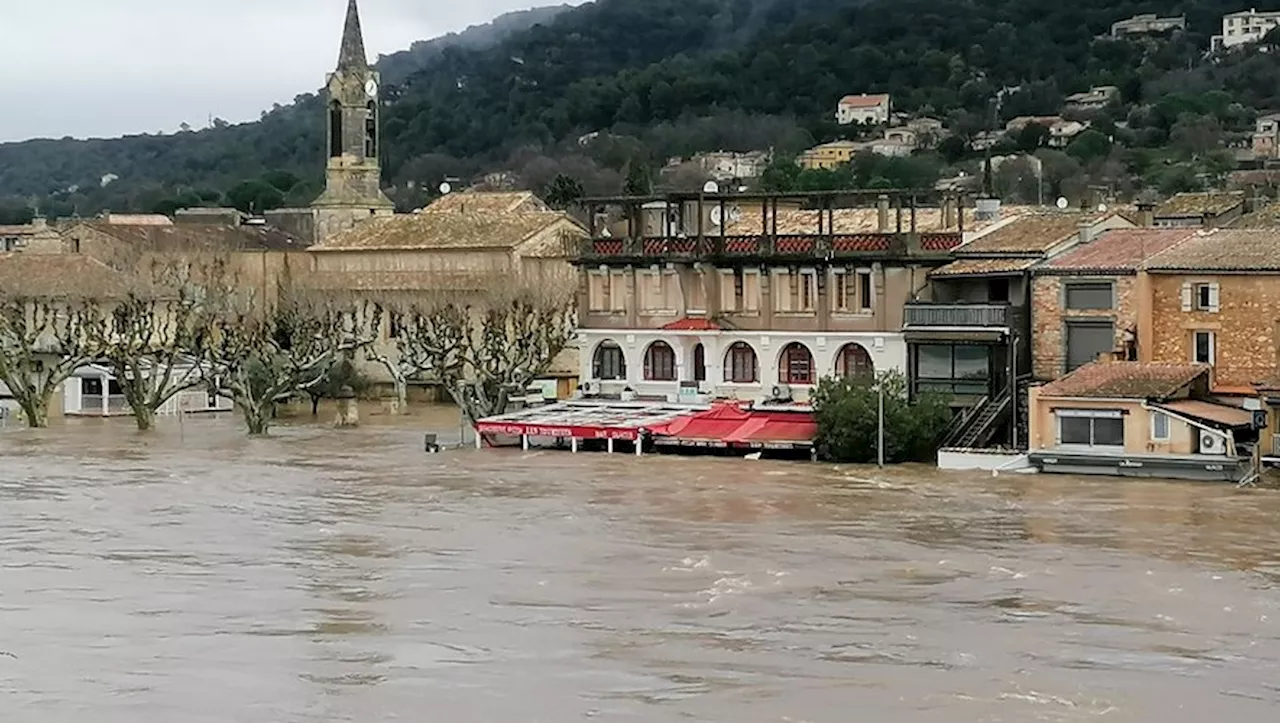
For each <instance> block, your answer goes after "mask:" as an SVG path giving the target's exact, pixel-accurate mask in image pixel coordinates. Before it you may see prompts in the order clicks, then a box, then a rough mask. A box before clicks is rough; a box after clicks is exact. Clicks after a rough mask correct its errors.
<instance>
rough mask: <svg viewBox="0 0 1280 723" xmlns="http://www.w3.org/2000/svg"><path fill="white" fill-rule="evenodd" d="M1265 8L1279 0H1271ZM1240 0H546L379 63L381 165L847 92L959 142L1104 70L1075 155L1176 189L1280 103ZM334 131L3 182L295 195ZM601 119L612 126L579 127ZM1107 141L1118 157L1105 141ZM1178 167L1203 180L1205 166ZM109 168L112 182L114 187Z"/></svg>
mask: <svg viewBox="0 0 1280 723" xmlns="http://www.w3.org/2000/svg"><path fill="white" fill-rule="evenodd" d="M1253 4H1254V5H1255V6H1256V7H1257V8H1258V9H1260V10H1263V9H1273V8H1276V7H1280V0H1273V2H1271V3H1270V4H1268V3H1266V2H1257V3H1253ZM1239 9H1240V7H1239V3H1238V2H1236V1H1234V0H1120V1H1119V2H1117V1H1116V0H1076V1H1075V2H1072V3H1062V2H1055V1H1050V0H599V1H598V2H595V3H591V4H588V5H585V6H581V7H577V8H572V9H560V8H554V9H552V10H553V11H552V12H548V13H547V14H534V15H529V16H524V20H523V21H519V22H525V21H527V22H531V23H534V24H532V25H529V26H527V27H523V28H521V27H520V26H519V22H517V25H516V27H511V26H506V27H505V28H504V29H503V30H501V31H495V32H493V33H491V34H489V35H487V36H484V37H483V38H481V39H479V40H477V41H476V42H454V43H445V44H444V46H443V47H441V45H440V44H437V45H434V46H431V47H429V48H427V47H425V46H423V47H420V48H419V49H418V50H419V52H417V53H416V54H415V52H414V51H409V55H407V56H405V55H393V56H389V57H388V58H385V59H384V60H383V62H384V64H387V65H388V67H389V68H392V69H391V70H389V71H388V72H389V75H391V76H393V77H394V78H395V79H397V80H399V79H401V78H402V79H403V82H400V83H398V84H396V85H392V86H390V87H389V88H388V91H389V92H388V98H387V103H388V108H387V110H386V112H385V113H384V125H385V127H384V143H383V148H384V151H385V153H386V157H385V158H384V169H385V171H384V180H385V182H386V183H387V184H388V185H390V186H393V187H394V189H395V193H394V194H393V195H396V196H397V197H398V198H402V199H404V200H403V203H404V204H405V205H413V204H415V203H416V202H417V199H416V198H413V195H414V193H416V192H420V191H415V192H410V191H409V190H408V189H409V187H410V186H414V187H416V188H421V187H423V186H426V187H434V186H435V184H436V183H438V181H439V179H440V178H441V177H442V176H463V177H468V176H472V175H475V174H478V173H481V172H484V171H491V170H512V171H515V172H516V173H517V174H518V175H519V176H520V178H521V179H522V180H523V181H524V182H525V183H528V184H531V185H534V186H539V185H544V184H546V183H549V182H550V180H551V178H553V177H554V176H555V175H558V174H560V173H566V174H568V175H574V176H577V177H579V179H580V180H582V182H583V184H584V185H585V186H586V187H587V189H588V190H589V191H592V190H606V189H608V188H610V187H614V189H615V190H616V187H617V186H620V185H621V183H622V178H623V176H624V175H625V173H626V171H627V169H628V168H632V167H635V166H638V165H645V166H647V167H649V168H652V167H653V166H654V165H656V164H659V163H661V162H662V161H664V160H665V159H666V157H668V156H670V155H682V154H687V153H692V152H695V151H698V150H712V149H718V148H724V149H729V150H749V149H752V148H761V147H766V146H775V147H777V148H778V149H779V150H780V151H782V152H784V153H785V152H789V151H793V150H798V149H799V148H801V147H803V146H805V145H807V144H809V143H812V142H815V141H821V140H825V139H830V138H834V137H837V136H838V135H839V134H840V132H841V129H839V128H837V127H836V126H835V125H834V123H833V122H832V120H831V119H832V114H833V111H834V107H835V102H836V100H837V99H838V98H839V97H840V96H842V95H844V94H846V93H851V92H890V93H893V95H894V105H895V108H896V109H899V110H906V111H914V112H919V113H927V114H930V115H933V116H935V117H938V118H942V119H945V120H946V121H947V122H948V125H949V127H951V128H952V129H953V130H954V131H956V132H957V133H958V134H959V135H960V137H961V139H962V140H963V139H964V138H967V137H968V136H970V135H972V134H973V133H976V132H977V131H978V130H980V129H982V128H984V127H986V126H987V125H988V124H989V123H990V120H989V119H990V114H991V113H990V112H991V108H992V99H993V98H994V97H995V95H996V94H997V92H999V91H1000V90H1001V89H1014V88H1016V89H1017V90H1014V91H1012V92H1009V93H1007V94H1006V95H1005V96H1004V102H1003V104H1002V106H1001V108H1000V112H1001V115H1002V116H1004V117H1005V118H1008V117H1012V116H1014V115H1022V114H1048V113H1054V112H1056V111H1057V109H1058V108H1059V106H1060V104H1061V101H1062V99H1063V97H1064V96H1065V95H1066V94H1069V93H1073V92H1078V91H1081V90H1087V89H1088V88H1089V87H1091V86H1093V85H1102V84H1106V85H1116V86H1118V87H1120V88H1121V91H1122V97H1121V100H1120V103H1118V104H1117V105H1116V107H1114V108H1110V109H1108V114H1107V115H1106V116H1105V117H1103V118H1102V119H1100V121H1099V122H1098V123H1097V124H1096V126H1097V127H1098V128H1100V129H1101V131H1100V132H1101V133H1103V134H1104V136H1106V137H1105V138H1104V141H1106V142H1105V143H1103V144H1100V143H1098V142H1097V139H1096V138H1094V145H1093V147H1092V148H1090V149H1084V150H1086V151H1089V152H1088V153H1085V152H1084V151H1081V152H1079V153H1076V154H1074V155H1073V156H1072V160H1073V162H1074V163H1076V164H1077V165H1079V166H1080V168H1079V169H1076V170H1075V171H1072V172H1076V173H1083V174H1086V175H1088V176H1089V180H1090V181H1096V180H1097V178H1096V176H1097V175H1098V174H1097V173H1094V171H1092V170H1090V169H1089V168H1088V166H1089V164H1090V163H1094V162H1099V161H1102V160H1108V161H1111V162H1112V163H1114V164H1120V165H1121V166H1122V167H1123V170H1124V171H1125V173H1127V174H1128V175H1129V176H1133V177H1136V178H1138V179H1139V181H1141V182H1152V183H1157V182H1159V183H1163V181H1162V180H1161V179H1162V178H1163V176H1160V173H1165V170H1164V169H1163V167H1164V166H1170V167H1178V168H1181V166H1179V164H1180V163H1184V162H1185V163H1193V162H1194V163H1201V162H1202V161H1203V158H1202V157H1205V156H1207V155H1208V152H1209V151H1210V150H1212V149H1213V148H1217V147H1218V146H1220V145H1222V144H1223V143H1224V142H1226V141H1229V140H1231V138H1232V134H1239V133H1244V132H1245V131H1247V130H1248V129H1249V128H1250V127H1251V126H1250V125H1249V124H1250V123H1251V119H1252V116H1253V115H1254V114H1255V113H1256V112H1257V111H1260V110H1272V109H1277V108H1280V57H1278V56H1280V54H1277V53H1258V52H1237V53H1233V54H1229V55H1227V56H1226V57H1223V58H1220V59H1216V60H1213V61H1210V60H1207V59H1206V58H1205V53H1204V51H1205V49H1206V48H1207V47H1208V44H1209V36H1210V35H1211V34H1213V33H1216V32H1217V30H1218V28H1220V26H1221V16H1222V15H1223V14H1224V13H1227V12H1233V11H1236V10H1239ZM1143 12H1154V13H1159V14H1161V15H1177V14H1183V13H1185V14H1186V16H1187V21H1188V30H1187V32H1185V33H1176V34H1174V36H1173V37H1166V38H1160V39H1150V38H1135V39H1131V40H1113V39H1110V38H1108V37H1107V35H1108V32H1109V30H1110V26H1111V24H1112V23H1113V22H1115V21H1117V20H1121V19H1124V18H1128V17H1130V16H1132V15H1135V14H1137V13H1143ZM412 67H416V68H417V69H416V70H410V68H412ZM325 70H327V69H324V68H317V71H316V72H317V78H319V77H321V75H322V74H323V72H325ZM1180 122H1181V123H1182V124H1183V127H1182V129H1181V131H1180V132H1178V133H1175V131H1177V130H1178V129H1177V128H1175V126H1177V125H1178V124H1179V123H1180ZM1197 122H1198V123H1200V126H1196V125H1195V124H1196V123H1197ZM322 124H323V117H322V113H321V110H320V107H319V100H318V98H316V97H315V96H313V95H303V96H299V97H298V98H296V99H295V100H294V102H293V103H292V104H290V105H288V106H278V107H276V108H275V109H273V110H271V111H269V112H267V113H265V114H264V116H263V118H262V120H261V121H258V122H255V123H249V124H243V125H238V126H227V127H219V128H211V129H207V130H201V131H197V132H191V133H182V134H177V135H170V136H134V137H128V138H122V139H114V140H94V141H75V140H70V139H63V140H53V141H31V142H27V143H19V144H6V145H0V197H4V196H9V197H20V198H24V199H26V198H32V197H34V198H36V199H38V200H39V201H40V202H41V204H42V210H44V211H45V212H46V213H49V214H51V215H52V214H55V213H66V212H69V210H70V209H71V208H75V209H76V210H77V211H78V212H79V213H81V214H85V213H91V212H94V211H97V210H99V209H101V208H104V207H109V208H113V209H131V210H147V209H149V208H152V207H155V206H156V205H157V204H161V205H163V204H164V203H170V204H171V203H172V198H173V197H174V196H175V195H176V194H185V200H186V201H188V202H189V201H190V200H191V199H192V198H198V199H206V200H207V199H212V198H216V197H217V195H218V192H222V191H226V190H228V189H229V188H231V187H232V186H233V185H234V184H236V183H237V182H239V181H242V180H244V179H247V178H254V177H258V176H260V175H262V174H264V173H267V172H269V171H284V172H288V174H292V175H294V176H296V177H298V178H299V179H301V181H300V182H299V183H297V184H296V185H294V186H292V187H290V188H287V189H284V191H283V192H282V194H281V196H282V198H281V202H285V201H287V202H297V203H301V202H305V201H306V200H307V197H308V196H309V195H311V194H314V193H315V192H316V191H317V190H318V188H319V186H318V184H319V181H320V172H321V164H322V158H323V153H322V151H321V129H322ZM1202 126H1203V127H1202ZM1208 126H1212V127H1211V128H1210V127H1208ZM1197 130H1199V131H1200V132H1198V133H1197V132H1195V131H1197ZM595 131H609V132H610V133H611V134H612V135H609V134H606V136H605V138H604V140H603V141H600V142H596V143H592V144H589V145H588V146H587V147H583V146H581V145H580V144H578V143H577V142H576V139H578V138H579V136H581V135H583V134H586V133H590V132H595ZM1175 135H1176V136H1178V138H1180V139H1181V140H1182V141H1183V142H1182V143H1181V146H1185V147H1184V148H1183V149H1182V150H1184V151H1186V153H1185V154H1184V156H1185V158H1184V157H1181V156H1178V154H1177V152H1176V149H1175V150H1169V149H1170V148H1173V147H1174V146H1178V145H1179V144H1178V143H1175V140H1177V139H1175ZM1209 136H1212V138H1211V139H1210V141H1212V142H1210V141H1206V140H1205V139H1206V138H1207V137H1209ZM1195 139H1198V140H1195ZM1205 143H1209V146H1208V147H1205ZM1113 149H1124V151H1125V152H1124V153H1123V154H1121V153H1119V151H1118V150H1117V151H1116V153H1113V154H1111V155H1107V154H1108V153H1109V152H1110V151H1112V150H1113ZM945 150H946V151H947V152H946V153H944V154H943V155H944V157H942V158H940V159H938V161H937V162H938V163H939V164H941V163H942V162H943V161H948V162H954V161H957V160H960V159H961V158H963V156H964V149H963V147H960V148H956V147H955V146H954V144H953V145H952V147H951V148H949V149H945ZM1030 150H1034V147H1033V148H1031V149H1030ZM1100 154H1101V155H1100ZM1060 155H1061V154H1060ZM1114 171H1115V169H1111V171H1108V172H1111V173H1112V175H1116V173H1114ZM1184 171H1185V172H1184ZM1100 172H1101V171H1099V173H1100ZM1178 172H1179V173H1183V175H1186V174H1190V175H1191V176H1193V177H1194V179H1203V177H1204V171H1203V168H1202V167H1201V166H1194V167H1188V168H1186V169H1183V170H1181V171H1178ZM1169 173H1172V171H1170V172H1169ZM106 174H114V175H115V176H118V178H117V179H115V180H114V181H112V182H111V183H109V184H107V185H106V186H105V187H104V186H103V185H102V179H103V177H104V176H106ZM279 175H280V174H276V176H277V177H279ZM641 175H643V174H641ZM1104 175H1105V174H1104ZM1166 175H1168V174H1166ZM1194 179H1193V180H1194ZM1183 180H1185V179H1183ZM1193 180H1192V181H1186V183H1192V182H1193ZM1179 183H1182V182H1181V181H1180V182H1179ZM1179 183H1174V182H1173V181H1170V182H1168V185H1170V186H1171V187H1172V186H1177V185H1179ZM1186 183H1182V185H1186ZM1113 185H1114V183H1113ZM72 189H73V190H72ZM11 203H12V202H11Z"/></svg>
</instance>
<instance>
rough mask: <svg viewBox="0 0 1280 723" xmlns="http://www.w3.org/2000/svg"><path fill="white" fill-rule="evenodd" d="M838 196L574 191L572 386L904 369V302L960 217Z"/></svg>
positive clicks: (674, 387)
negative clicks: (615, 195)
mask: <svg viewBox="0 0 1280 723" xmlns="http://www.w3.org/2000/svg"><path fill="white" fill-rule="evenodd" d="M848 196H849V197H848V198H836V197H833V196H831V195H829V194H828V195H822V194H818V195H817V196H814V197H809V196H804V195H794V196H781V195H763V196H747V195H739V194H733V195H724V196H714V195H709V194H702V195H700V196H699V195H689V194H675V195H671V196H667V197H663V198H660V199H656V200H655V199H652V198H644V199H592V200H587V201H586V202H584V203H585V205H586V206H587V208H588V210H589V212H590V218H591V228H590V229H589V233H590V235H591V238H590V239H588V241H586V242H585V243H584V250H583V252H582V253H581V254H580V255H579V256H578V257H577V258H576V259H575V263H576V265H577V266H578V268H579V269H580V284H579V321H580V328H579V340H578V343H579V355H580V363H581V379H582V386H583V391H584V392H586V393H587V394H589V395H591V396H600V397H605V398H624V399H626V398H631V397H635V398H638V399H652V400H663V401H672V402H675V401H686V400H687V401H694V400H695V399H701V400H706V399H708V398H710V399H739V400H754V401H787V400H791V401H798V402H802V401H805V400H807V399H808V398H809V396H810V394H811V392H812V390H813V389H814V387H815V386H816V385H817V383H818V381H819V380H820V379H822V378H823V377H828V376H850V377H852V376H864V375H871V374H872V373H875V372H882V371H888V370H896V371H899V372H901V373H903V374H904V375H907V374H908V371H909V370H908V368H907V361H908V354H907V344H906V341H905V339H904V336H903V331H902V329H903V321H904V319H903V314H904V308H905V307H906V305H907V303H908V302H909V301H911V300H913V299H916V298H918V294H919V293H921V292H922V291H927V289H928V274H929V272H930V271H931V270H932V269H934V268H937V267H939V266H942V265H943V264H945V263H947V262H948V261H949V260H951V256H950V250H951V249H952V248H954V247H955V246H957V245H959V244H960V242H961V240H962V238H963V234H964V227H963V224H964V220H963V214H960V213H956V206H955V205H949V204H950V201H948V202H947V203H945V204H940V205H939V206H937V207H934V208H925V207H923V206H921V207H920V208H917V207H916V202H917V199H916V198H912V197H911V196H910V195H906V194H900V195H897V196H890V195H886V194H877V193H870V194H867V193H861V194H860V193H857V192H853V193H849V194H848ZM837 203H841V204H844V205H841V206H840V207H837V206H836V204H837ZM725 219H732V221H731V222H729V223H728V224H726V225H725V226H724V227H722V226H720V223H721V221H723V220H725Z"/></svg>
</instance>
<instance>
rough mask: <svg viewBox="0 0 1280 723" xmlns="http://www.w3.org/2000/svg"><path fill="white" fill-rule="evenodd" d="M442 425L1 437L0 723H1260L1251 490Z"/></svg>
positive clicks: (1268, 568) (1265, 578)
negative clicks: (466, 439) (714, 454)
mask: <svg viewBox="0 0 1280 723" xmlns="http://www.w3.org/2000/svg"><path fill="white" fill-rule="evenodd" d="M454 420H455V418H454V417H453V416H452V414H450V413H441V414H440V415H438V416H430V415H429V416H427V417H415V418H410V419H408V420H405V421H402V422H400V423H398V424H383V425H380V426H366V427H364V428H362V429H359V430H351V431H349V432H338V431H333V430H329V429H324V428H318V427H310V428H308V427H294V428H283V429H280V430H279V431H278V433H277V434H276V435H275V436H274V437H273V438H271V439H267V440H247V439H244V438H243V437H242V436H241V435H240V434H239V432H238V431H237V430H236V428H235V426H234V424H233V423H232V422H230V421H228V420H216V419H193V420H189V421H188V422H187V424H186V425H184V426H183V427H182V428H181V429H179V428H178V427H176V426H175V427H167V428H164V429H161V430H160V431H159V432H158V433H157V434H154V435H149V436H138V435H137V434H135V433H134V432H133V431H132V430H131V429H130V427H129V425H128V423H127V422H111V423H98V422H90V423H80V424H75V423H70V424H68V426H67V427H64V428H62V429H55V430H52V431H47V432H39V433H31V432H26V431H21V430H12V429H10V430H6V431H3V432H0V567H2V568H3V569H2V570H0V621H3V625H2V627H0V631H2V634H0V650H3V651H5V652H6V653H7V655H0V690H3V691H4V695H3V696H0V714H3V718H2V720H4V721H15V722H26V721H31V722H32V723H45V722H46V721H75V722H79V721H85V722H86V723H88V722H90V721H92V722H93V723H113V722H115V721H120V722H121V723H124V722H128V723H147V722H150V721H156V722H160V721H164V722H166V723H167V722H168V721H184V722H193V721H199V722H203V721H208V722H209V723H213V722H215V721H216V722H217V723H226V722H228V721H236V722H237V723H282V722H288V721H297V722H299V723H301V722H303V721H306V722H307V723H313V722H316V721H325V722H328V721H360V722H361V723H365V722H369V721H389V720H412V721H420V720H457V721H486V722H498V721H511V722H513V723H515V722H519V723H528V722H533V721H548V722H551V721H554V722H555V723H563V722H564V721H570V720H602V721H614V720H617V721H645V722H646V723H647V722H652V721H735V722H737V721H792V722H795V723H798V722H800V721H810V722H812V723H817V722H819V721H822V722H825V721H833V722H834V721H841V722H843V721H849V720H860V721H861V720H865V721H877V722H880V721H885V722H894V721H912V722H915V721H921V722H933V721H938V722H943V721H945V722H946V723H955V722H956V721H1040V720H1043V721H1089V720H1105V721H1162V722H1166V723H1175V722H1181V721H1187V722H1189V723H1190V722H1195V723H1199V722H1201V721H1204V720H1210V719H1213V718H1228V719H1234V720H1241V721H1269V720H1274V718H1275V711H1276V710H1278V708H1277V707H1276V706H1277V704H1280V640H1278V639H1277V628H1276V622H1277V620H1280V598H1278V597H1277V595H1276V593H1275V590H1274V584H1275V582H1276V580H1277V576H1280V535H1278V534H1277V529H1280V496H1278V495H1277V494H1276V493H1272V492H1258V491H1243V492H1242V491H1237V490H1235V489H1232V488H1228V487H1225V486H1213V485H1197V484H1190V483H1160V482H1118V481H1114V480H1098V479H1089V480H1082V479H1071V478H1063V477H1052V476H1043V477H1034V476H1023V475H1013V476H1001V477H998V478H992V477H989V476H982V475H972V476H967V477H966V476H957V475H948V476H943V475H939V474H937V473H936V472H934V471H932V470H928V469H924V468H915V469H900V470H893V471H891V472H889V473H886V474H884V475H881V474H880V473H878V472H877V471H875V470H867V469H847V468H836V467H831V466H822V465H808V464H781V463H779V464H774V463H769V462H743V461H734V460H714V459H691V458H672V457H662V458H658V457H652V458H645V459H641V460H636V459H634V458H632V457H629V456H617V457H607V456H605V455H586V454H584V455H577V456H571V455H569V454H568V453H560V452H538V451H535V452H530V453H522V452H519V451H487V452H474V451H470V450H467V451H458V452H451V453H447V454H444V455H438V456H425V455H423V454H421V453H420V451H419V450H420V449H421V446H420V445H421V436H420V433H421V431H423V430H425V429H428V428H430V427H437V428H439V429H441V430H442V432H444V433H447V430H450V429H456V421H454ZM455 434H456V432H455ZM1211 716H1212V718H1211Z"/></svg>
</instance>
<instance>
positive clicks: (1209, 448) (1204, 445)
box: [1200, 429, 1227, 454]
mask: <svg viewBox="0 0 1280 723" xmlns="http://www.w3.org/2000/svg"><path fill="white" fill-rule="evenodd" d="M1226 453H1227V438H1226V437H1224V436H1222V435H1221V434H1217V433H1215V432H1210V431H1208V430H1204V429H1202V430H1200V454H1226Z"/></svg>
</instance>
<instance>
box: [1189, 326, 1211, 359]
mask: <svg viewBox="0 0 1280 723" xmlns="http://www.w3.org/2000/svg"><path fill="white" fill-rule="evenodd" d="M1201 334H1208V335H1209V360H1208V361H1201V360H1199V359H1197V358H1196V349H1197V348H1198V347H1199V346H1200V345H1199V344H1198V343H1197V341H1198V339H1199V336H1200V335H1201ZM1191 361H1192V362H1194V363H1196V364H1209V365H1211V366H1212V365H1214V364H1217V363H1218V335H1217V334H1216V333H1215V332H1213V331H1211V330H1209V329H1198V330H1196V331H1193V332H1191Z"/></svg>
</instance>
